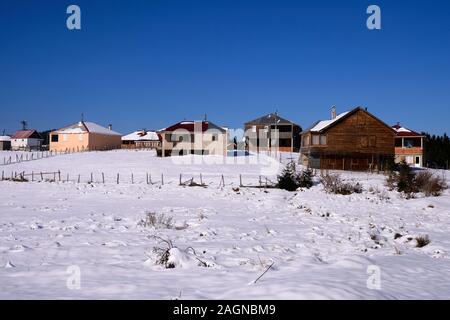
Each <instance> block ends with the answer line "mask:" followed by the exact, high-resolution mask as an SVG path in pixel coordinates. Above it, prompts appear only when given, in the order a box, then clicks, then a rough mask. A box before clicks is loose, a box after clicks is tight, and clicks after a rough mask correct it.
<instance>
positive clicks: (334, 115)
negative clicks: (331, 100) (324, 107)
mask: <svg viewBox="0 0 450 320" xmlns="http://www.w3.org/2000/svg"><path fill="white" fill-rule="evenodd" d="M331 119H333V120H334V119H336V106H332V107H331Z"/></svg>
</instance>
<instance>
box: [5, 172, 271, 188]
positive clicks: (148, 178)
mask: <svg viewBox="0 0 450 320" xmlns="http://www.w3.org/2000/svg"><path fill="white" fill-rule="evenodd" d="M82 177H83V175H82V174H75V175H72V178H73V179H71V176H70V174H69V173H66V174H63V173H62V172H61V171H60V170H58V171H50V172H44V171H32V172H30V173H26V172H25V171H21V172H17V171H11V172H10V174H9V173H6V172H5V171H4V170H2V172H1V181H17V182H61V183H69V182H70V183H78V184H81V183H86V184H94V183H95V184H141V185H142V184H146V185H160V186H163V185H165V184H172V185H174V184H175V181H174V180H171V181H169V180H167V178H166V177H165V176H164V174H163V173H162V174H161V178H160V180H158V181H155V180H153V179H152V175H151V174H150V173H148V172H147V173H145V174H142V175H141V177H145V180H136V177H137V176H136V175H135V174H134V173H131V174H130V175H129V176H128V178H124V176H123V175H121V174H120V173H117V175H115V177H114V175H109V176H108V175H106V174H105V173H104V172H100V173H97V175H94V173H93V172H90V173H89V174H85V176H84V177H85V179H82ZM86 177H87V179H86ZM108 177H109V179H108ZM184 177H189V178H188V179H187V180H183V178H184ZM214 177H216V178H217V179H218V181H219V182H218V188H224V187H226V186H227V185H228V186H231V185H235V186H239V187H243V188H264V189H265V188H272V187H274V186H275V183H274V182H273V181H271V180H270V179H269V178H268V177H266V176H264V177H263V176H259V177H258V183H257V184H251V183H250V184H244V181H243V175H242V174H239V175H236V178H237V181H238V183H230V182H228V183H227V181H226V179H225V175H223V174H218V175H214ZM95 178H98V179H95ZM197 179H198V180H197ZM197 181H198V182H197ZM216 183H217V181H216V182H214V181H212V182H211V181H210V182H209V183H205V180H204V177H203V174H201V173H200V174H199V175H198V176H196V177H194V176H193V175H192V174H188V175H185V176H183V174H180V176H179V179H178V183H177V185H178V186H181V187H205V188H206V187H209V186H213V185H215V184H216Z"/></svg>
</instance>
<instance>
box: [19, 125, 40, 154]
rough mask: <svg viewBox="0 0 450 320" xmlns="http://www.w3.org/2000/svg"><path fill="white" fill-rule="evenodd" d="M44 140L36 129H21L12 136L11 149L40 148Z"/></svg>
mask: <svg viewBox="0 0 450 320" xmlns="http://www.w3.org/2000/svg"><path fill="white" fill-rule="evenodd" d="M43 140H44V139H42V137H41V135H40V134H39V133H38V132H37V131H36V130H28V129H25V130H19V131H17V132H16V133H15V134H14V135H13V136H12V137H11V150H14V151H18V150H24V151H29V150H40V149H41V146H42V141H43Z"/></svg>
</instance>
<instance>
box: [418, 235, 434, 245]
mask: <svg viewBox="0 0 450 320" xmlns="http://www.w3.org/2000/svg"><path fill="white" fill-rule="evenodd" d="M430 242H431V240H430V238H429V237H428V235H424V236H418V237H416V247H417V248H422V247H425V246H426V245H428V244H430Z"/></svg>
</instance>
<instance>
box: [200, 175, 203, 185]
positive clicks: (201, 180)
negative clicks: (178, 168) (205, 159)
mask: <svg viewBox="0 0 450 320" xmlns="http://www.w3.org/2000/svg"><path fill="white" fill-rule="evenodd" d="M200 184H203V177H202V174H201V173H200Z"/></svg>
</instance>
